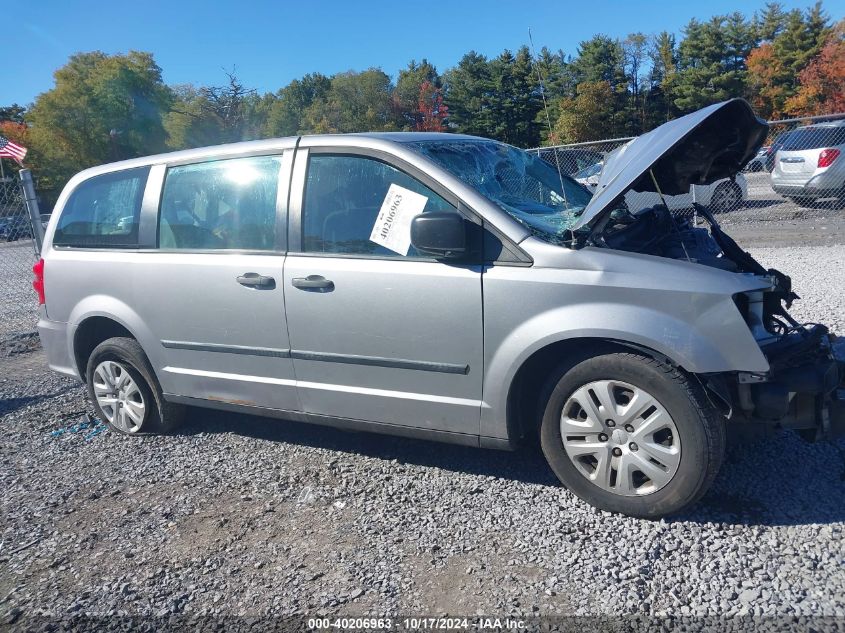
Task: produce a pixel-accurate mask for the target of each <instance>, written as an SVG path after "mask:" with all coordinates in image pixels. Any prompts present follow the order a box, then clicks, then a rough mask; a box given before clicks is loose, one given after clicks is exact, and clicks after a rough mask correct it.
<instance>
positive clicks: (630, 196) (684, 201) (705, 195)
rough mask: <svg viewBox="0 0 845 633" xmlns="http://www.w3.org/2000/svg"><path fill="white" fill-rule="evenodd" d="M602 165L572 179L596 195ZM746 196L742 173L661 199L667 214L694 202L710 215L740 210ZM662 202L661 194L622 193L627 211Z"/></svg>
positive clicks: (688, 207) (596, 165)
mask: <svg viewBox="0 0 845 633" xmlns="http://www.w3.org/2000/svg"><path fill="white" fill-rule="evenodd" d="M603 166H604V161H602V162H599V163H596V164H595V165H590V166H589V167H587V168H586V169H582V170H581V171H579V172H578V173H577V174H574V175H573V176H572V177H573V178H574V179H575V180H576V181H577V182H579V183H581V184H582V185H584V186H585V187H587V188H589V189H590V191H592V192H595V190H596V187H597V185H598V183H599V178H600V177H601V172H602V167H603ZM747 197H748V183H747V182H746V180H745V176H743V175H742V174H736V176H734V177H732V178H723V179H721V180H717V181H716V182H714V183H711V184H709V185H692V186H691V187H690V190H689V192H687V193H682V194H679V195H676V196H668V195H667V196H663V198H664V199H665V201H666V206H667V207H669V210H670V211H681V210H686V209H692V208H693V206H692V205H693V203H694V202H696V203H698V204H701V205H703V206H705V207H708V208H709V209H710V211H712V212H713V213H727V212H729V211H736V210H737V209H739V208H740V207H742V204H743V202H744V201H745V199H746V198H747ZM661 203H662V201H661V197H660V194H658V193H657V192H656V191H628V192H627V193H626V194H625V204H626V206H627V208H628V209H629V210H630V211H634V212H638V211H641V210H643V209H647V208H649V207H653V206H655V205H658V204H661Z"/></svg>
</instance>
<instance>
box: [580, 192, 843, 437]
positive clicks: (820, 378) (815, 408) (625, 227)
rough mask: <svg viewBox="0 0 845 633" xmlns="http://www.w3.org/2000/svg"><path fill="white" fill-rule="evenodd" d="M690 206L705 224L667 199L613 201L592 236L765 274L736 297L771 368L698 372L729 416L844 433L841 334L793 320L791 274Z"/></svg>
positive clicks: (816, 433)
mask: <svg viewBox="0 0 845 633" xmlns="http://www.w3.org/2000/svg"><path fill="white" fill-rule="evenodd" d="M695 210H696V212H697V213H698V215H699V216H700V217H702V218H704V220H706V222H707V224H708V225H709V227H704V226H694V225H693V223H692V222H691V221H690V219H689V218H688V217H678V216H677V215H675V214H673V213H671V212H670V211H669V210H668V209H667V208H666V207H664V206H655V207H652V208H650V209H648V210H646V211H641V212H639V213H637V214H636V215H634V214H631V213H629V212H628V211H627V209H625V208H622V209H617V210H615V211H614V212H613V213H612V214H611V216H610V218H609V220H608V222H607V224H606V225H605V227H604V229H603V231H602V232H601V233H600V234H599V235H594V236H593V243H594V244H595V245H596V246H601V247H605V248H613V249H617V250H623V251H629V252H636V253H643V254H647V255H655V256H658V257H666V258H670V259H678V260H684V261H689V262H693V263H698V264H701V265H704V266H711V267H714V268H719V269H722V270H725V271H729V272H733V273H738V274H751V275H755V276H757V277H760V278H762V279H764V280H766V281H767V282H768V283H769V284H770V285H769V287H768V288H765V289H763V290H759V291H752V292H745V293H739V294H737V295H736V296H735V297H734V301H735V303H736V305H737V308H738V310H739V311H740V313H741V314H742V316H743V318H744V319H745V322H746V323H747V324H748V327H749V329H750V330H751V332H752V334H753V335H754V338H755V339H756V340H757V342H758V344H759V345H760V349H761V351H762V352H763V354H764V355H765V356H766V359H767V360H768V362H769V366H770V370H769V372H767V373H766V374H748V373H743V372H733V373H730V374H719V375H712V376H702V377H701V378H702V380H703V382H704V384H705V386H706V387H707V388H708V390H709V391H710V392H711V393H713V394H714V395H715V396H716V397H717V398H718V400H719V401H720V404H721V405H722V408H723V410H724V411H725V412H726V414H727V415H728V416H729V417H730V419H731V420H732V421H733V420H738V421H740V422H743V421H744V422H750V423H754V424H759V423H764V424H766V425H768V426H769V427H773V428H793V429H796V430H798V431H799V432H800V433H801V434H802V436H804V437H805V438H807V439H812V440H815V439H819V438H821V437H829V436H836V435H842V434H845V339H839V340H837V339H836V338H835V337H834V336H832V335H831V334H830V333H829V332H828V328H827V327H826V326H824V325H821V324H818V323H799V322H797V321H796V320H795V319H794V318H793V317H792V316H791V315H790V314H789V312H788V309H789V308H790V307H791V306H792V303H793V302H794V301H795V300H797V299H799V297H798V295H797V294H796V293H795V292H794V291H793V290H792V280H791V279H790V278H789V277H788V276H787V275H785V274H783V273H781V272H780V271H778V270H775V269H766V268H764V267H763V266H762V265H761V264H760V263H759V262H758V261H757V260H756V259H754V258H753V257H752V256H751V255H750V254H749V253H748V252H746V251H744V250H743V249H742V248H740V247H739V245H737V243H736V242H735V241H734V240H733V239H732V238H731V237H730V236H729V235H727V234H726V233H725V232H724V231H723V230H722V228H721V227H720V226H719V223H718V222H717V221H716V219H715V218H714V217H713V215H712V214H711V213H710V212H709V211H708V209H706V208H705V207H702V206H699V205H696V207H695Z"/></svg>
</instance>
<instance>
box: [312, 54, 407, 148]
mask: <svg viewBox="0 0 845 633" xmlns="http://www.w3.org/2000/svg"><path fill="white" fill-rule="evenodd" d="M392 89H393V86H392V84H391V82H390V77H388V76H387V75H386V74H385V73H384V71H382V70H381V69H379V68H370V69H369V70H365V71H363V72H354V71H348V72H345V73H339V74H337V75H334V76H333V77H332V79H331V85H330V87H329V89H328V92H327V93H326V95H325V96H324V97H322V98H319V99H315V100H314V102H313V103H312V104H311V105H310V106H309V107H308V108H307V109H306V110H305V114H304V117H303V123H302V125H303V127H304V130H305V131H308V132H318V133H325V132H368V131H379V130H388V131H389V130H397V129H399V127H400V126H399V121H398V117H397V114H396V111H395V109H394V107H393V101H392Z"/></svg>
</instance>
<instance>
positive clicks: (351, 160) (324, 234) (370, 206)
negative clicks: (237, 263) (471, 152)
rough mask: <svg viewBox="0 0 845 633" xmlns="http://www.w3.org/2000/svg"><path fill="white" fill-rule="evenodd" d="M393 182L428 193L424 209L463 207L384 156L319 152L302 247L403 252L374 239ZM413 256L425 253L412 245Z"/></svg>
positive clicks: (308, 190)
mask: <svg viewBox="0 0 845 633" xmlns="http://www.w3.org/2000/svg"><path fill="white" fill-rule="evenodd" d="M391 185H397V186H399V187H402V188H404V189H410V190H411V191H413V192H414V193H417V194H420V195H421V196H424V197H425V198H426V200H425V207H424V208H423V211H422V212H423V213H428V212H430V211H452V212H457V210H456V209H455V207H453V206H452V205H451V204H449V203H448V202H446V200H444V199H443V198H442V197H441V196H439V195H438V194H436V193H435V192H434V191H432V190H431V189H429V188H428V187H426V186H425V185H424V184H422V183H421V182H419V181H418V180H416V179H415V178H413V177H411V176H409V175H408V174H406V173H405V172H403V171H400V170H398V169H396V168H395V167H392V166H391V165H388V164H387V163H384V162H382V161H379V160H376V159H373V158H366V157H363V156H351V155H334V154H316V155H312V156H311V157H310V158H309V160H308V175H307V178H306V183H305V200H304V203H303V208H302V250H303V251H304V252H306V253H326V254H330V253H331V254H341V253H342V254H352V255H374V256H379V257H402V255H401V254H399V253H396V252H394V251H391V250H388V249H387V248H385V247H383V246H381V245H380V244H377V243H375V242H372V241H370V234H371V233H372V231H373V226H374V224H375V222H376V218H377V217H378V215H379V211H380V209H381V206H382V203H383V202H384V200H385V197H386V196H387V193H388V189H390V187H391ZM407 257H420V254H419V253H418V252H417V251H416V249H414V247H413V246H411V247H410V248H409V250H408V254H407Z"/></svg>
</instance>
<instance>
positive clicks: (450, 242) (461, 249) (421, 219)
mask: <svg viewBox="0 0 845 633" xmlns="http://www.w3.org/2000/svg"><path fill="white" fill-rule="evenodd" d="M465 222H466V221H465V220H464V219H463V218H462V217H461V216H460V215H458V214H457V213H452V212H449V211H432V212H431V213H423V214H421V215H418V216H415V217H414V219H413V220H411V245H412V246H413V247H414V248H415V249H417V250H418V251H419V252H420V253H425V254H426V255H433V256H434V257H437V258H438V259H460V258H461V257H463V256H464V254H465V253H466V248H467V238H466V226H465Z"/></svg>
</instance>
